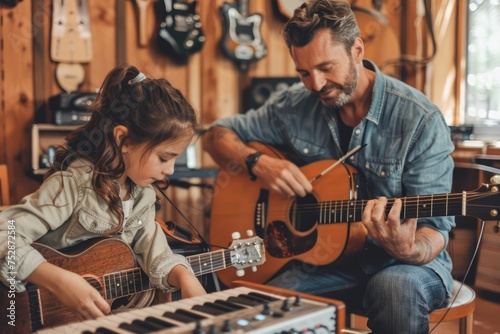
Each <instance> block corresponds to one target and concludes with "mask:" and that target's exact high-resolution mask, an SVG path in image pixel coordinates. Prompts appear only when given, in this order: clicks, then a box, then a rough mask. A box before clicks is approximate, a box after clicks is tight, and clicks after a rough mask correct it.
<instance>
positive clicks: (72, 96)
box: [49, 92, 97, 125]
mask: <svg viewBox="0 0 500 334" xmlns="http://www.w3.org/2000/svg"><path fill="white" fill-rule="evenodd" d="M96 98H97V93H89V92H86V93H85V92H72V93H61V94H59V95H55V96H51V97H50V98H49V108H50V110H51V111H52V113H53V118H54V123H55V124H57V125H81V124H85V123H87V122H88V121H89V120H90V113H88V112H87V111H88V110H89V108H90V107H91V106H92V104H93V103H94V101H95V99H96Z"/></svg>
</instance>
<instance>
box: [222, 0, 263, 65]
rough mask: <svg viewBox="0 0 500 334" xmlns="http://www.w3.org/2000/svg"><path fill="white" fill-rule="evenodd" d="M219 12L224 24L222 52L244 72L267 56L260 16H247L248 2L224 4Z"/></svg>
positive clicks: (240, 1)
mask: <svg viewBox="0 0 500 334" xmlns="http://www.w3.org/2000/svg"><path fill="white" fill-rule="evenodd" d="M220 11H221V15H222V17H223V18H224V23H225V27H224V31H223V34H222V38H221V40H220V46H221V48H222V51H223V52H224V54H225V55H226V56H228V57H229V58H231V59H232V60H234V61H235V62H237V63H239V64H240V68H241V69H242V70H246V69H247V68H248V64H249V63H251V62H256V61H258V60H260V59H262V58H263V57H265V56H266V55H267V48H266V45H265V44H264V41H263V40H262V36H261V33H260V27H261V24H262V16H261V15H260V14H252V15H250V16H249V15H248V0H239V1H238V6H236V5H234V4H231V3H228V2H224V3H223V4H222V6H221V8H220Z"/></svg>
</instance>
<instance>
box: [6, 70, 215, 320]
mask: <svg viewBox="0 0 500 334" xmlns="http://www.w3.org/2000/svg"><path fill="white" fill-rule="evenodd" d="M91 112H92V117H91V119H90V121H89V122H88V123H87V124H85V125H84V126H82V127H80V128H78V129H77V130H75V131H74V132H73V133H71V134H70V135H69V136H68V137H67V138H66V143H65V145H64V146H63V147H62V148H60V149H59V150H58V151H57V153H56V155H55V158H54V162H53V164H52V167H51V168H50V170H49V171H48V172H47V174H46V176H45V180H44V182H43V184H42V185H41V187H40V189H39V190H38V191H36V192H35V193H33V194H31V195H28V196H26V197H25V198H24V199H23V200H22V202H21V204H20V205H15V206H12V207H11V208H9V209H7V210H4V211H2V212H1V213H0V280H1V281H2V283H4V284H5V285H6V286H10V285H11V284H10V283H12V280H9V278H12V277H11V275H12V272H14V271H15V280H16V290H17V291H23V290H24V289H25V287H24V285H23V283H26V282H31V283H34V284H36V285H38V286H40V287H43V288H46V289H48V290H49V291H51V292H52V293H53V294H54V295H55V296H56V297H57V298H58V299H59V300H60V301H61V302H62V303H63V304H64V305H65V306H67V307H68V308H70V309H72V310H73V311H74V312H75V313H77V315H79V317H80V318H82V319H90V318H96V317H99V316H102V315H104V314H108V313H109V312H110V307H109V305H108V304H107V303H106V301H105V300H104V299H103V297H101V295H100V294H99V293H98V291H97V290H96V289H94V288H93V287H92V286H91V285H90V284H89V283H87V281H86V280H85V279H83V278H82V277H81V276H80V275H78V274H75V273H72V272H70V271H67V270H65V269H63V268H60V267H57V266H55V265H53V264H51V263H49V262H47V261H45V259H44V258H43V257H42V255H41V254H40V253H39V252H38V251H37V250H35V249H34V248H33V247H32V246H31V245H30V244H31V243H32V242H33V241H35V240H36V241H37V242H39V243H42V244H46V245H48V246H50V247H52V248H55V249H60V248H63V247H68V246H72V245H75V244H77V243H79V242H81V241H83V240H86V239H90V238H93V237H102V236H105V235H107V236H110V237H114V238H120V239H122V240H124V241H125V242H127V243H128V244H129V245H130V246H131V248H132V250H133V251H134V253H135V255H136V259H137V261H138V263H139V265H140V266H141V268H142V269H143V271H144V272H145V273H147V275H148V276H149V279H150V281H151V283H152V284H153V285H154V286H156V287H159V288H162V289H167V288H169V287H176V288H180V289H181V292H182V297H183V298H185V297H192V296H197V295H201V294H204V293H205V290H204V288H203V287H202V286H201V284H200V282H199V281H198V279H197V278H196V277H195V276H194V275H193V273H192V270H191V268H190V266H189V264H188V262H187V261H186V259H185V258H184V257H183V256H181V255H177V254H174V253H173V252H172V250H171V249H170V247H169V246H168V244H167V240H166V237H165V235H164V233H163V231H162V229H161V228H160V227H159V226H158V224H157V223H156V222H155V207H154V203H155V200H156V193H155V191H154V189H153V187H152V183H154V182H158V183H163V184H164V185H165V184H166V180H165V177H166V176H167V175H171V174H172V173H173V172H174V163H175V160H176V158H177V157H178V156H179V155H180V154H181V153H182V152H183V151H184V149H185V148H186V146H187V145H188V144H189V142H190V141H191V139H192V138H193V136H195V135H198V134H199V132H200V129H201V126H200V124H199V123H198V122H197V118H196V113H195V111H194V110H193V108H192V107H191V105H190V104H189V103H188V101H187V100H186V99H185V98H184V96H183V95H182V94H181V93H180V92H179V91H178V90H177V89H175V88H174V87H172V86H171V85H170V83H169V82H168V81H167V80H165V79H149V78H146V76H145V75H144V74H142V73H141V72H139V70H138V69H137V68H135V67H133V66H120V67H117V68H116V69H114V70H112V71H111V72H110V73H109V74H108V76H107V77H106V79H105V81H104V83H103V86H102V87H101V90H100V92H99V94H98V96H97V99H96V101H95V103H94V105H93V106H92V110H91ZM11 225H12V226H11ZM9 228H10V229H13V230H14V231H15V238H16V239H15V240H16V248H15V254H16V259H15V261H16V265H17V267H16V268H15V269H14V270H12V268H9V267H8V266H7V260H6V257H7V253H8V249H7V248H8V247H7V242H6V240H7V233H8V231H10V230H9ZM9 249H10V248H9ZM109 256H113V254H109Z"/></svg>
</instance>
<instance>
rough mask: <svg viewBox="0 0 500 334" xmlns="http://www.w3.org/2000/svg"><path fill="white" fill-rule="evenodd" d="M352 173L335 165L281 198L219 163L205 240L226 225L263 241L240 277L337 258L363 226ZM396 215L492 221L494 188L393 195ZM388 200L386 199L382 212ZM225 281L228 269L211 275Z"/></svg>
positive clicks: (310, 168) (352, 246)
mask: <svg viewBox="0 0 500 334" xmlns="http://www.w3.org/2000/svg"><path fill="white" fill-rule="evenodd" d="M250 145H251V146H252V147H254V148H256V149H257V150H259V151H261V152H264V153H265V154H268V155H270V156H272V157H275V158H280V159H284V156H283V154H281V153H280V152H279V151H277V150H275V149H273V148H271V147H267V146H264V145H262V144H260V143H251V144H250ZM334 162H335V160H321V161H318V162H315V163H312V164H309V165H306V166H304V167H301V171H302V172H303V173H304V174H305V176H306V177H307V178H308V179H312V178H313V177H315V176H317V175H318V174H320V173H321V172H322V171H324V170H325V169H326V168H327V167H329V166H331V165H332V163H334ZM357 178H358V175H357V171H356V169H355V168H354V167H352V166H349V165H346V164H340V165H338V166H337V167H335V168H333V169H332V170H331V171H330V172H328V173H326V174H325V175H323V176H322V177H321V178H320V179H318V180H317V181H316V182H314V183H313V192H312V193H311V194H309V195H307V196H306V197H304V198H301V197H296V198H288V197H283V196H281V195H278V194H277V193H276V192H273V191H270V190H269V189H268V188H266V186H265V185H264V184H263V182H262V181H260V180H259V179H257V180H256V181H251V180H250V178H249V176H248V174H247V173H246V172H245V171H243V169H242V170H240V171H239V173H238V172H237V171H235V170H234V169H225V168H223V167H222V168H221V169H220V170H219V173H218V176H217V178H216V180H215V188H214V197H213V201H212V209H211V220H210V242H211V244H217V243H219V242H223V241H224V240H226V239H227V238H228V237H229V232H227V231H228V230H229V229H242V230H243V229H244V230H248V229H251V230H253V231H254V232H255V235H256V236H259V237H260V238H262V239H263V240H264V248H265V250H266V262H265V263H264V264H263V265H262V266H261V267H259V271H258V272H249V273H248V274H247V275H246V276H245V280H247V281H250V282H254V283H261V284H262V283H266V282H267V281H268V280H269V279H271V278H272V277H273V276H274V275H275V274H277V273H278V272H279V271H280V270H281V269H283V267H285V266H286V265H287V264H289V263H290V262H291V261H300V262H303V263H306V264H312V265H327V264H331V263H334V262H340V261H342V260H345V259H347V258H349V256H351V255H353V254H356V253H357V252H359V251H361V250H362V248H363V246H364V242H365V239H366V235H367V234H366V229H365V228H364V226H363V224H362V223H361V216H362V213H363V210H364V208H365V206H366V203H367V201H368V200H366V199H357V198H356V193H357V192H358V185H357V184H356V182H355V180H356V179H357ZM401 199H402V201H403V209H402V212H401V218H402V219H403V218H421V217H440V216H473V217H477V218H481V219H483V220H498V214H499V212H500V193H499V185H497V184H491V185H483V186H482V187H481V188H479V189H477V190H475V191H472V192H463V193H457V194H437V195H425V196H415V197H404V198H401ZM394 200H395V199H389V204H388V209H387V210H389V209H390V207H391V206H392V204H393V203H394ZM217 275H218V277H219V279H220V280H221V282H223V283H224V284H226V285H229V284H230V283H231V282H232V281H233V280H235V279H237V277H236V276H235V275H234V273H233V272H231V271H228V270H224V271H221V272H219V273H217Z"/></svg>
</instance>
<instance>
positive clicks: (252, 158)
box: [245, 152, 262, 181]
mask: <svg viewBox="0 0 500 334" xmlns="http://www.w3.org/2000/svg"><path fill="white" fill-rule="evenodd" d="M261 155H262V152H255V153H252V154H250V155H249V156H248V157H246V159H245V164H246V165H247V171H248V175H250V180H252V181H255V180H256V179H257V175H255V174H254V173H253V171H252V169H253V166H255V164H256V163H257V161H259V157H260V156H261Z"/></svg>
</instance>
